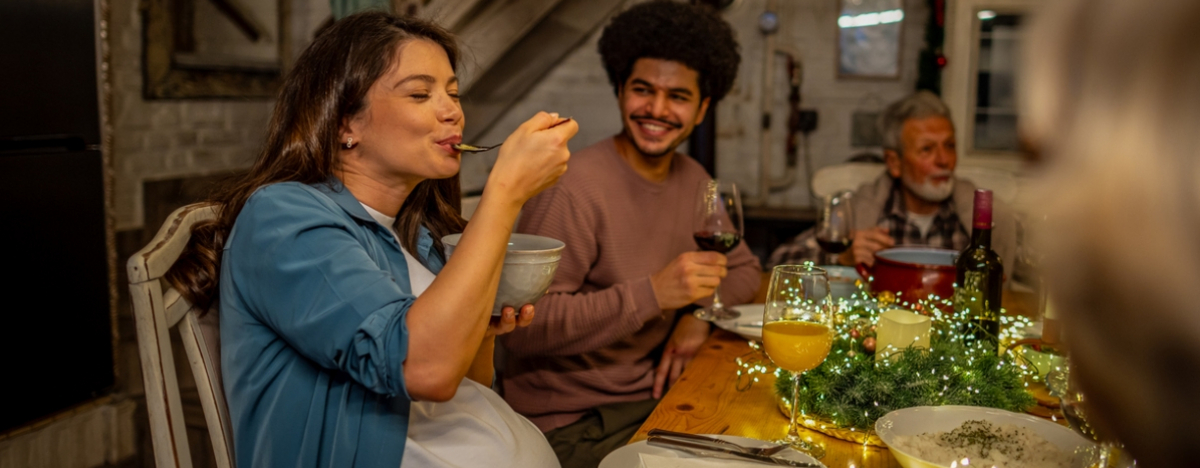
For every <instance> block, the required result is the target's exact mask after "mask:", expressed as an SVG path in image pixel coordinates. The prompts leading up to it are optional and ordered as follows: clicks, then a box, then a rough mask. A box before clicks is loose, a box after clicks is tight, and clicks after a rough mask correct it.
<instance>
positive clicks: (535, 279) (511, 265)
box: [442, 234, 567, 315]
mask: <svg viewBox="0 0 1200 468" xmlns="http://www.w3.org/2000/svg"><path fill="white" fill-rule="evenodd" d="M461 238H462V234H450V235H448V236H445V237H443V238H442V244H443V245H445V246H446V258H447V259H449V258H450V255H451V254H453V253H454V248H455V247H457V246H458V241H459V239H461ZM566 246H567V245H566V244H564V243H563V242H562V241H560V240H558V239H551V238H549V237H542V236H535V235H532V234H513V235H512V237H510V238H509V239H508V252H507V253H506V254H505V255H504V268H503V269H502V270H501V271H500V287H499V288H498V289H497V290H496V302H495V304H494V305H493V307H492V315H500V310H501V309H502V308H504V307H505V306H509V307H512V308H514V309H520V308H521V307H522V306H524V305H525V304H533V303H534V302H537V300H538V299H541V298H542V296H544V295H546V291H547V290H549V289H550V283H551V282H552V281H554V272H555V271H557V270H558V261H559V260H560V259H562V251H563V248H564V247H566Z"/></svg>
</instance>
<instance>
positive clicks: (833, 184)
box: [812, 163, 887, 203]
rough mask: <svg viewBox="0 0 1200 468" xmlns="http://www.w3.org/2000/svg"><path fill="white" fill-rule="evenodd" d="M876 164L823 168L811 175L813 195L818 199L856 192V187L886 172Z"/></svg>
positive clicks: (847, 164)
mask: <svg viewBox="0 0 1200 468" xmlns="http://www.w3.org/2000/svg"><path fill="white" fill-rule="evenodd" d="M886 168H887V166H884V165H883V164H878V163H843V164H834V165H832V166H825V167H822V168H820V169H818V170H817V172H816V174H813V180H812V188H813V193H814V194H815V195H816V196H817V197H818V203H820V201H819V200H820V199H824V198H825V197H827V196H829V195H832V194H835V193H837V192H840V191H842V190H857V189H858V186H860V185H862V184H865V183H867V182H870V181H872V180H875V178H876V177H879V174H883V171H885V170H887V169H886Z"/></svg>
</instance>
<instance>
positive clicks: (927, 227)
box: [767, 91, 1016, 272]
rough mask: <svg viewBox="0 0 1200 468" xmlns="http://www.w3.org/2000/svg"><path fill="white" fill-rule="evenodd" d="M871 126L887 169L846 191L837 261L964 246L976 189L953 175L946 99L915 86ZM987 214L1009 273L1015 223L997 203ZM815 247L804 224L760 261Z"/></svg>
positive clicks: (814, 254)
mask: <svg viewBox="0 0 1200 468" xmlns="http://www.w3.org/2000/svg"><path fill="white" fill-rule="evenodd" d="M879 126H880V132H881V133H882V136H883V145H884V150H883V154H884V158H885V162H886V163H887V171H886V172H885V173H884V174H881V175H880V176H879V178H877V179H875V180H874V181H872V182H869V183H866V184H863V185H862V186H861V187H859V188H858V190H856V191H855V192H854V195H853V197H852V206H853V207H854V228H855V234H854V243H853V244H852V245H851V247H850V249H849V250H847V251H846V252H843V253H842V254H841V255H840V256H839V257H838V258H837V262H838V263H841V264H843V265H854V264H858V263H865V264H867V265H874V264H875V252H878V251H879V250H882V249H886V248H890V247H895V246H912V245H920V246H930V247H940V248H945V249H953V250H962V249H963V248H965V247H966V246H967V243H968V242H969V241H970V240H971V233H970V230H969V225H968V224H967V222H968V221H970V220H971V219H972V217H971V216H972V209H973V206H972V203H973V201H974V195H973V194H974V192H975V188H976V187H975V184H973V183H971V181H969V180H965V179H959V178H957V177H955V176H954V166H955V164H956V163H957V161H958V153H957V151H956V148H955V142H954V124H953V123H952V122H951V121H950V110H949V109H948V108H947V107H946V104H945V103H943V102H942V101H941V99H938V97H937V96H936V95H934V94H933V93H930V92H928V91H919V92H917V93H916V94H913V95H910V96H908V97H906V98H904V99H901V100H900V101H898V102H895V103H893V104H892V105H890V106H888V108H887V109H886V110H885V111H884V113H883V115H881V116H880V119H879ZM992 219H993V224H994V227H993V228H992V250H995V251H996V253H997V254H999V255H1000V259H1001V262H1003V264H1004V265H1005V268H1006V269H1007V270H1006V272H1011V268H1012V264H1013V257H1014V255H1015V253H1016V247H1015V244H1016V223H1015V222H1014V221H1013V217H1012V212H1011V211H1010V210H1008V208H1007V207H1005V206H1003V205H1002V204H1000V203H999V202H997V203H996V206H995V207H994V214H993V218H992ZM820 252H821V250H820V247H819V246H818V245H817V242H816V238H815V233H814V230H812V229H809V230H807V231H805V232H803V233H801V234H800V235H799V236H796V238H795V239H793V240H792V241H791V242H789V243H787V244H784V245H782V246H780V247H779V248H778V249H776V250H775V252H773V253H772V254H771V258H770V260H769V261H768V262H767V263H768V264H769V265H771V266H774V265H779V264H784V263H799V262H804V261H817V259H818V257H819V255H820Z"/></svg>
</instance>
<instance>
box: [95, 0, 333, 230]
mask: <svg viewBox="0 0 1200 468" xmlns="http://www.w3.org/2000/svg"><path fill="white" fill-rule="evenodd" d="M139 3H140V2H138V0H111V2H110V4H111V13H110V15H111V17H110V21H111V23H110V28H111V31H112V43H111V47H112V50H111V52H112V74H113V75H112V79H113V82H112V84H113V154H112V161H113V171H114V191H113V193H114V205H115V207H114V208H115V215H116V221H117V229H118V230H123V229H130V228H137V227H140V226H141V225H142V222H143V221H142V217H143V213H142V207H143V200H142V183H143V182H144V181H147V180H159V179H168V178H174V177H181V176H192V175H204V174H211V173H217V172H223V171H228V170H233V169H238V168H244V167H247V166H249V165H250V163H251V162H252V161H253V160H254V157H255V156H256V155H257V152H258V149H259V147H260V146H261V144H262V141H263V138H264V136H265V133H266V125H267V122H268V120H269V119H270V116H271V111H272V109H273V107H274V101H273V100H270V99H258V100H241V101H229V100H155V101H147V100H145V99H144V98H143V97H142V72H141V69H142V18H141V12H140V10H139ZM293 3H294V5H293V7H292V13H293V16H292V27H293V28H294V30H295V31H307V32H308V33H305V34H304V41H296V42H295V47H294V49H295V52H294V53H296V54H298V53H299V51H300V50H302V47H303V45H304V44H307V40H308V39H309V38H310V37H311V31H312V30H314V29H315V28H316V27H317V26H318V25H319V24H320V23H321V21H323V20H324V19H325V18H326V17H327V16H328V15H329V6H328V2H327V1H325V0H295V1H294V2H293Z"/></svg>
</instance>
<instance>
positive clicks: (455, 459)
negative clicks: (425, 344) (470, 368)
mask: <svg viewBox="0 0 1200 468" xmlns="http://www.w3.org/2000/svg"><path fill="white" fill-rule="evenodd" d="M363 208H365V209H366V210H367V213H368V214H370V215H371V217H372V218H375V221H377V222H379V224H382V225H383V226H385V227H387V228H388V230H390V231H391V232H392V235H393V236H396V242H397V243H399V242H400V237H399V236H398V235H397V234H396V229H395V227H394V226H393V225H394V224H395V223H396V218H392V217H390V216H387V215H385V214H383V213H380V212H378V211H376V210H374V209H372V208H371V207H369V206H367V205H365V204H364V205H363ZM400 250H401V251H402V252H404V259H405V260H406V261H407V262H408V277H409V282H410V283H411V287H412V293H413V295H414V296H420V295H421V293H423V292H425V289H426V288H428V287H429V285H430V284H431V283H433V278H434V275H433V273H432V272H430V271H429V269H428V268H425V265H422V264H421V262H419V261H417V259H416V258H415V257H413V256H412V255H411V254H409V253H408V251H407V250H404V247H403V244H401V247H400ZM400 466H402V467H404V468H412V467H439V468H441V467H445V468H450V467H455V468H458V467H477V466H520V467H534V468H537V467H551V468H557V467H558V466H559V463H558V457H556V456H555V455H554V450H552V449H551V448H550V444H549V443H548V442H546V436H544V435H542V431H540V430H538V428H537V426H534V425H533V423H531V422H529V420H528V419H525V417H524V416H521V415H520V414H517V412H516V411H513V410H512V408H511V407H510V406H508V403H505V402H504V399H502V398H500V395H497V394H496V392H493V391H492V390H491V389H490V388H487V387H485V386H483V385H480V384H479V382H476V381H474V380H471V379H462V382H459V384H458V391H457V392H456V393H455V394H454V398H451V399H450V401H447V402H443V403H435V402H429V401H413V402H412V405H411V407H410V409H409V416H408V439H407V440H406V441H405V444H404V458H403V459H402V460H401V461H400Z"/></svg>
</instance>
